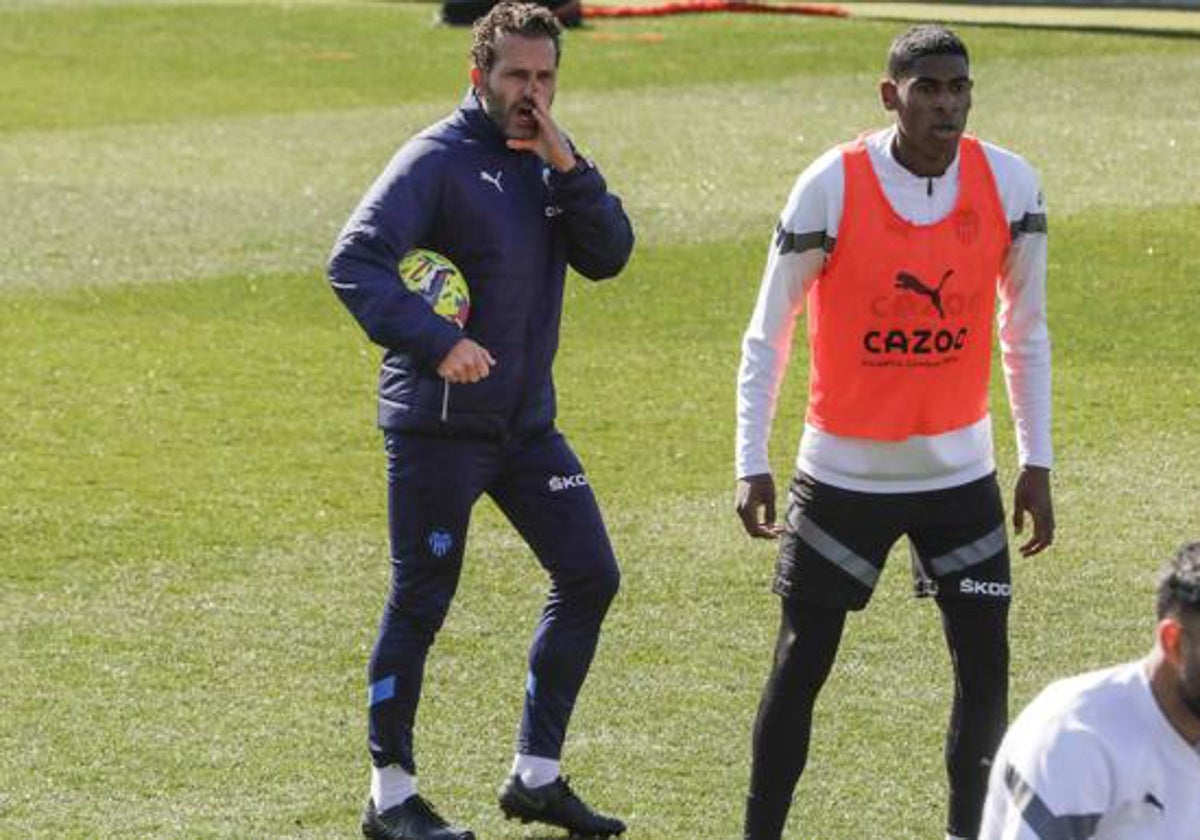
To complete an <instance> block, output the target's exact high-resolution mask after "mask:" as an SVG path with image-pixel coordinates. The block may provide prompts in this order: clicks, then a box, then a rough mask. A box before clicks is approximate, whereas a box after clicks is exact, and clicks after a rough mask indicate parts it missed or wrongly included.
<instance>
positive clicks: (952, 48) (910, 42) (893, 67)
mask: <svg viewBox="0 0 1200 840" xmlns="http://www.w3.org/2000/svg"><path fill="white" fill-rule="evenodd" d="M927 55H960V56H962V59H963V61H965V62H967V63H968V64H970V63H971V58H970V56H968V55H967V45H966V44H964V43H963V42H962V39H961V38H959V37H958V36H957V35H955V34H954V33H953V32H951V31H950V30H949V29H947V28H946V27H944V26H942V25H941V24H937V23H923V24H920V25H918V26H914V27H911V28H910V29H908V30H907V31H905V32H902V33H900V34H899V35H897V36H896V40H894V41H892V46H891V49H889V50H888V66H887V72H888V78H889V79H891V80H893V81H899V80H900V79H903V78H906V77H907V76H910V75H912V71H913V67H914V66H916V63H917V61H918V60H919V59H922V58H924V57H925V56H927Z"/></svg>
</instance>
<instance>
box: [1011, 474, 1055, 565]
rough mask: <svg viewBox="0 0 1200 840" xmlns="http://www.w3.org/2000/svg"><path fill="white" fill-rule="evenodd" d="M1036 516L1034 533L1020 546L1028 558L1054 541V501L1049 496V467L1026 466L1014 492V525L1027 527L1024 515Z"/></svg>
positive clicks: (1015, 526) (1018, 527) (1022, 552)
mask: <svg viewBox="0 0 1200 840" xmlns="http://www.w3.org/2000/svg"><path fill="white" fill-rule="evenodd" d="M1026 514H1029V516H1030V518H1031V519H1033V534H1032V535H1031V536H1030V537H1029V539H1028V540H1026V541H1025V542H1024V543H1023V544H1022V545H1021V547H1020V549H1019V551H1020V552H1021V554H1022V555H1023V556H1025V557H1031V556H1033V555H1034V554H1039V553H1041V552H1042V551H1044V550H1046V549H1047V548H1049V547H1050V544H1051V543H1053V542H1054V502H1053V501H1052V500H1051V498H1050V470H1048V469H1046V468H1045V467H1023V468H1022V469H1021V474H1020V475H1019V476H1017V486H1016V489H1015V490H1014V491H1013V528H1015V529H1016V531H1017V533H1018V534H1020V533H1021V532H1022V531H1024V529H1025V515H1026Z"/></svg>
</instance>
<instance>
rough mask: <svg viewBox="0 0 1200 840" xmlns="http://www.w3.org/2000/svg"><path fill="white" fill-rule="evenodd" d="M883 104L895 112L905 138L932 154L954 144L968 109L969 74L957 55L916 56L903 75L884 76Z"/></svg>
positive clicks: (961, 129)
mask: <svg viewBox="0 0 1200 840" xmlns="http://www.w3.org/2000/svg"><path fill="white" fill-rule="evenodd" d="M880 95H881V97H882V99H883V105H884V107H885V108H887V109H888V110H889V111H895V112H896V123H897V125H898V127H899V130H900V132H901V133H902V134H903V135H904V137H905V139H907V140H908V141H910V142H912V143H913V144H914V145H916V146H917V148H919V149H921V150H923V151H926V152H928V153H931V154H934V153H937V152H939V151H941V150H944V149H947V148H951V147H957V144H958V139H959V137H961V136H962V133H963V131H964V130H965V129H966V127H967V114H968V113H969V112H970V110H971V77H970V75H969V70H968V68H967V62H966V59H964V58H963V57H962V56H960V55H927V56H924V57H922V58H919V59H917V61H916V63H915V64H914V65H913V68H912V72H911V73H909V75H907V76H905V77H904V78H902V79H898V80H896V79H885V80H884V81H883V83H882V85H881V87H880Z"/></svg>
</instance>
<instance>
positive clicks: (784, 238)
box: [775, 223, 837, 254]
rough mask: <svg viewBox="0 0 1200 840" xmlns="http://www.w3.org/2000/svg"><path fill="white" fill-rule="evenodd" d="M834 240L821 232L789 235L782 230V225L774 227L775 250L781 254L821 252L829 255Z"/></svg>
mask: <svg viewBox="0 0 1200 840" xmlns="http://www.w3.org/2000/svg"><path fill="white" fill-rule="evenodd" d="M836 241H837V240H836V239H831V238H830V237H829V235H828V234H826V232H825V231H823V230H814V231H811V232H809V233H791V232H790V231H786V230H784V229H783V225H782V224H779V223H777V224H776V225H775V248H776V250H778V251H779V253H781V254H793V253H795V254H802V253H804V252H805V251H815V250H818V249H820V250H823V251H825V253H827V254H828V253H829V252H830V251H832V250H833V246H834V243H835V242H836Z"/></svg>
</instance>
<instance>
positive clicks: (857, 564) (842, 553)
mask: <svg viewBox="0 0 1200 840" xmlns="http://www.w3.org/2000/svg"><path fill="white" fill-rule="evenodd" d="M791 524H792V526H793V528H794V529H795V531H796V536H797V537H799V538H800V539H801V540H803V541H804V542H805V543H806V544H807V545H808V547H809V548H811V549H812V550H813V551H815V552H817V554H820V555H821V556H822V557H824V558H825V559H826V560H828V561H829V562H830V563H832V564H833V565H835V566H837V567H838V568H839V569H841V570H842V571H843V572H845V573H846V574H848V575H850V576H851V577H853V578H855V579H856V580H858V581H859V582H860V583H862V584H863V585H864V586H867V587H870V588H874V587H875V582H876V581H877V580H879V569H877V568H875V567H874V566H872V565H871V564H870V563H868V562H867V561H866V560H864V559H863V558H862V557H860V556H859V555H858V554H856V553H855V552H854V551H853V550H852V549H850V548H847V547H846V546H845V545H843V544H842V543H841V542H839V541H838V540H836V539H835V538H834V537H832V536H830V535H829V533H827V532H826V531H825V530H823V529H822V528H821V526H820V525H818V524H817V523H815V522H813V521H812V520H811V519H809V518H808V517H807V516H801V517H799V521H798V522H795V523H791Z"/></svg>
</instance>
